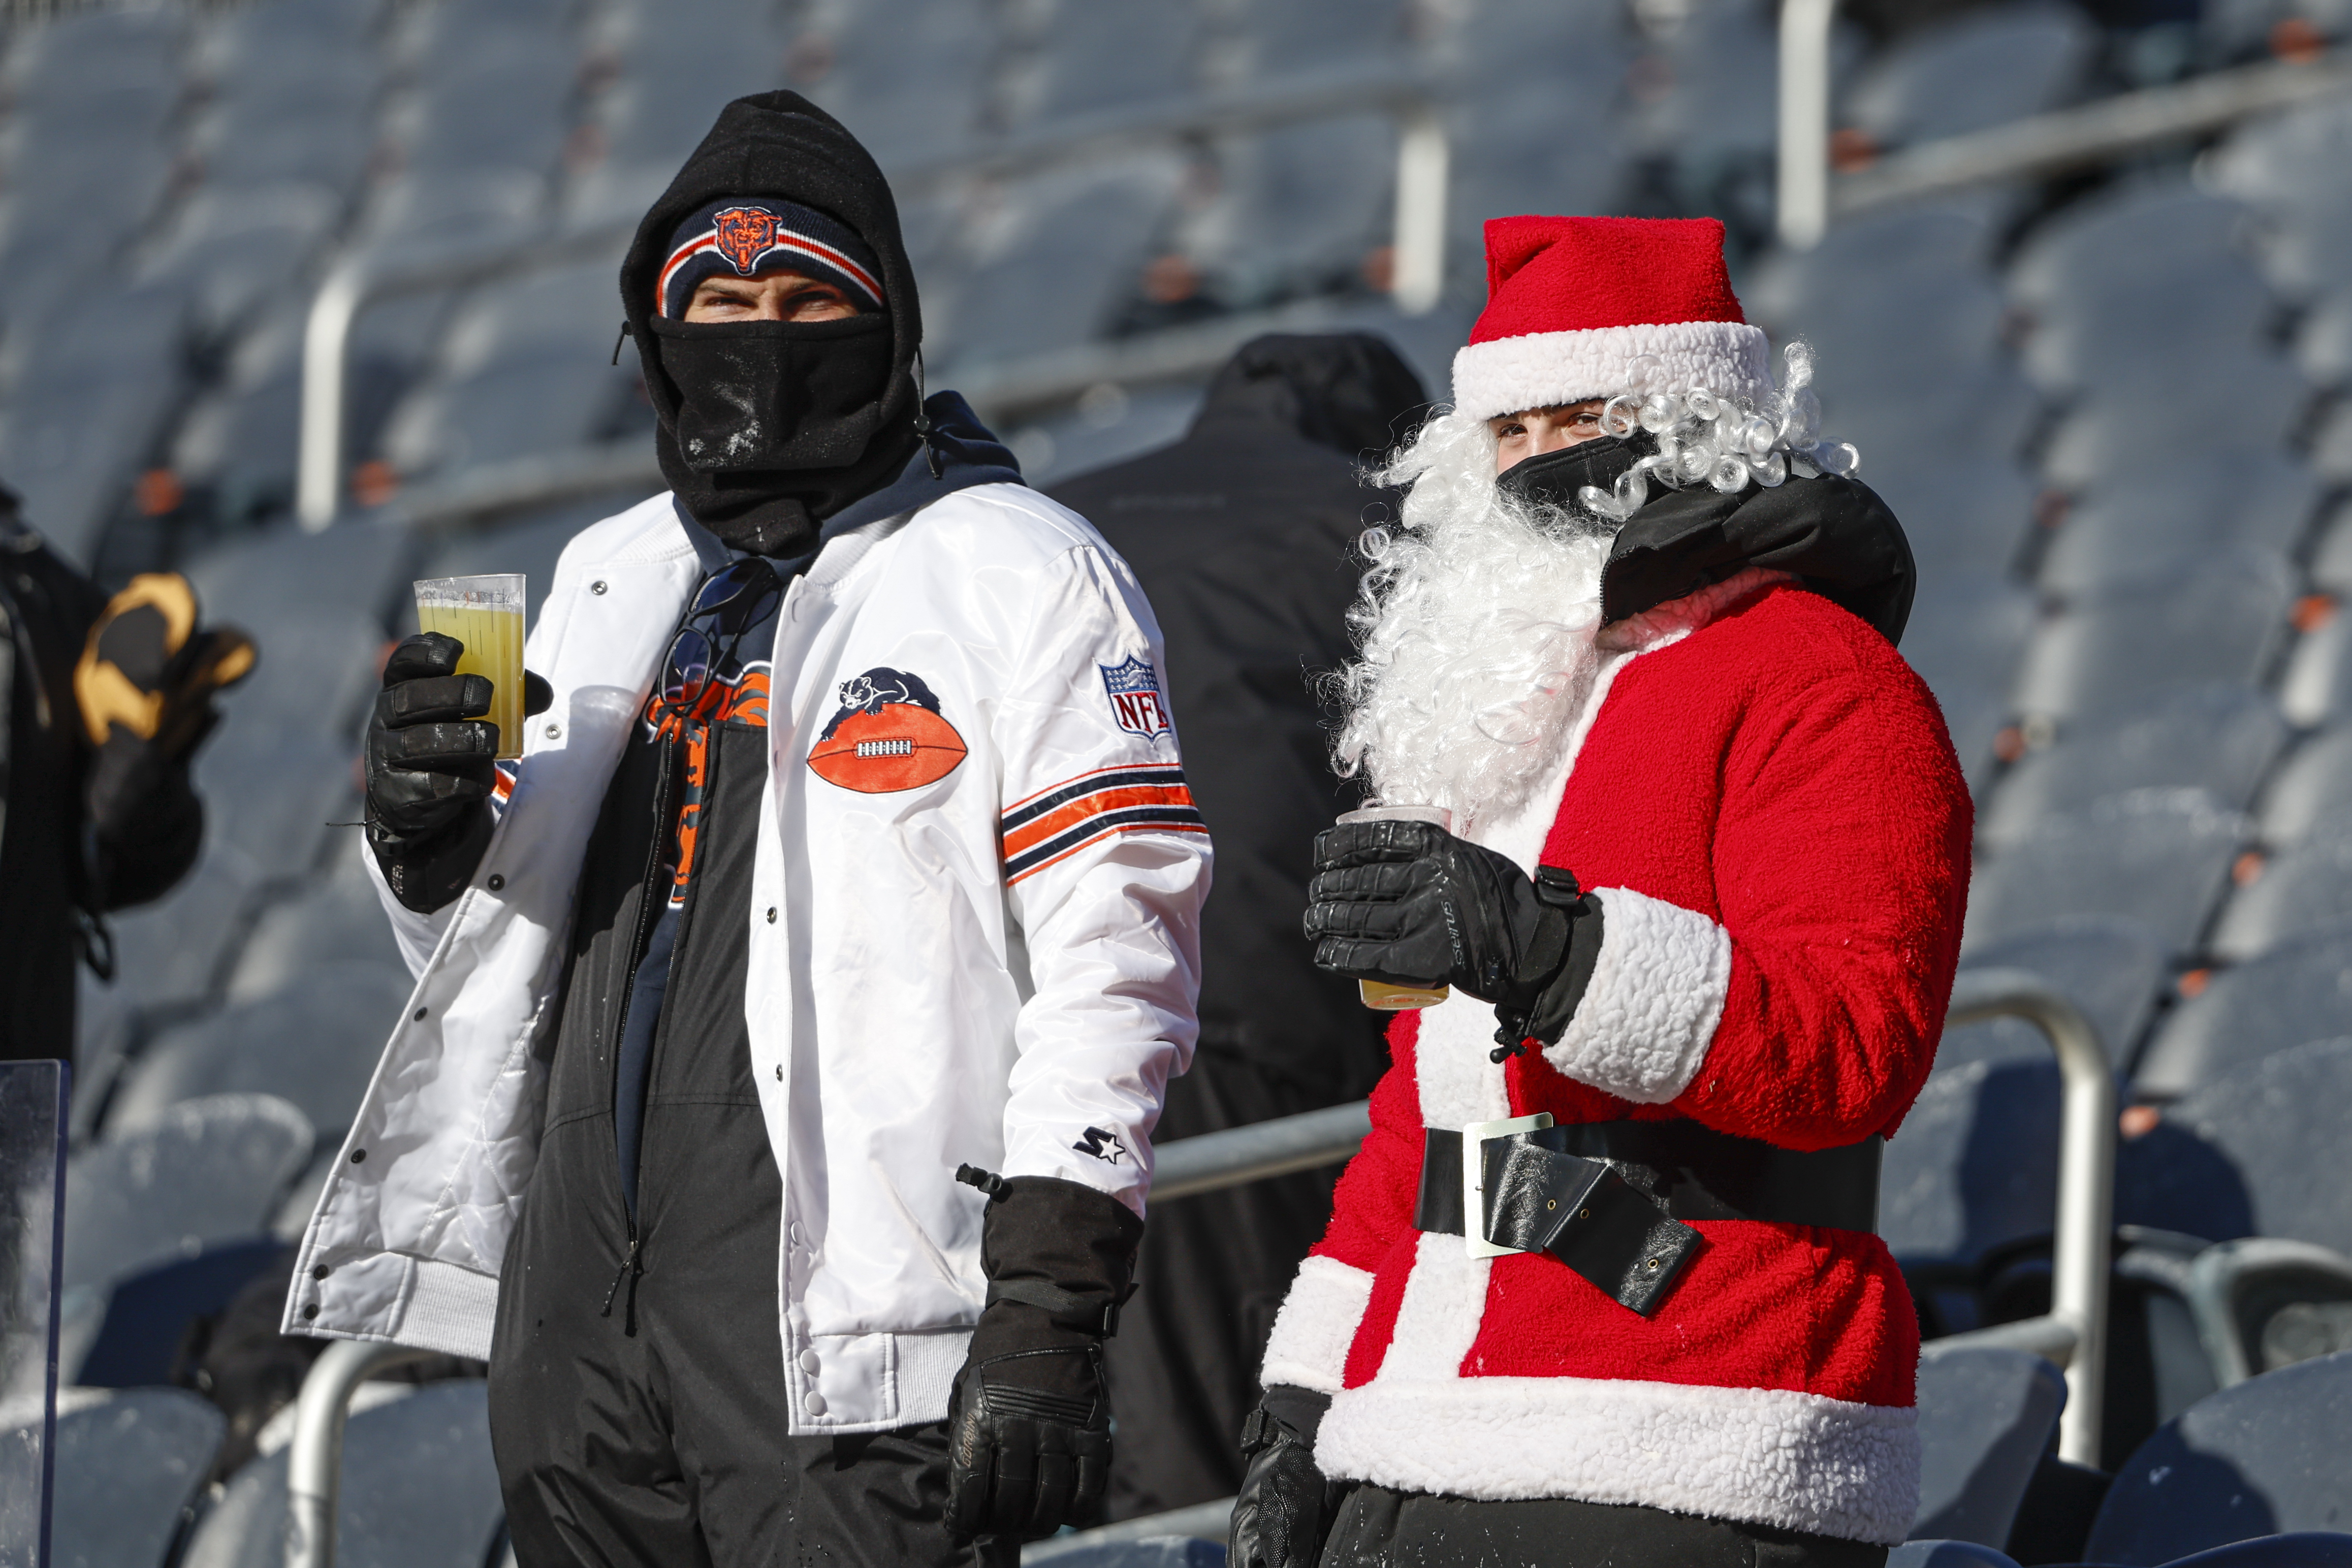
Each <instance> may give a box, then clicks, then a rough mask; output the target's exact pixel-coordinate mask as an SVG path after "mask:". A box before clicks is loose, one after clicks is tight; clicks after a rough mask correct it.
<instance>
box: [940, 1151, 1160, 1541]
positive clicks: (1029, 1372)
mask: <svg viewBox="0 0 2352 1568" xmlns="http://www.w3.org/2000/svg"><path fill="white" fill-rule="evenodd" d="M956 1176H957V1177H958V1179H959V1180H962V1181H968V1182H970V1183H971V1185H972V1186H977V1187H979V1188H981V1190H982V1191H983V1192H986V1193H987V1194H988V1195H989V1204H988V1213H987V1216H986V1218H984V1219H983V1220H982V1229H981V1239H980V1260H981V1265H982V1268H984V1269H985V1270H987V1271H988V1303H987V1306H986V1307H985V1309H984V1310H983V1311H982V1312H981V1315H980V1326H979V1327H978V1328H977V1329H976V1330H974V1331H973V1333H972V1336H971V1354H969V1355H968V1356H967V1357H966V1358H965V1360H964V1364H963V1370H962V1371H961V1373H959V1374H957V1375H956V1385H955V1393H954V1395H953V1396H952V1397H951V1398H950V1401H949V1405H948V1518H947V1522H948V1531H949V1533H950V1534H951V1535H952V1536H953V1537H954V1538H955V1539H956V1540H957V1541H959V1542H964V1541H970V1540H971V1539H972V1538H973V1537H974V1536H979V1535H996V1536H1013V1537H1017V1538H1018V1539H1020V1540H1024V1541H1036V1540H1040V1539H1042V1538H1044V1537H1045V1536H1048V1535H1051V1534H1053V1533H1054V1531H1057V1530H1059V1529H1060V1528H1061V1527H1062V1526H1063V1525H1064V1524H1066V1523H1082V1522H1085V1521H1087V1519H1088V1518H1089V1517H1090V1516H1091V1515H1092V1513H1093V1512H1094V1511H1095V1509H1096V1508H1097V1505H1099V1504H1100V1502H1101V1501H1102V1495H1103V1489H1104V1487H1105V1486H1106V1485H1107V1484H1108V1481H1109V1479H1110V1400H1109V1397H1108V1395H1107V1394H1106V1392H1105V1390H1104V1386H1103V1341H1104V1340H1106V1339H1108V1337H1109V1336H1110V1335H1111V1334H1112V1333H1114V1332H1116V1331H1117V1329H1118V1307H1119V1303H1120V1302H1121V1301H1125V1300H1126V1298H1127V1295H1128V1292H1129V1285H1128V1277H1129V1274H1130V1273H1132V1272H1133V1270H1134V1268H1135V1249H1136V1246H1137V1244H1138V1243H1139V1242H1140V1241H1141V1240H1142V1239H1143V1221H1141V1220H1140V1219H1138V1218H1136V1217H1135V1215H1134V1213H1133V1211H1131V1210H1130V1209H1129V1207H1127V1206H1126V1205H1125V1204H1123V1203H1121V1202H1119V1201H1118V1199H1117V1198H1115V1197H1110V1196H1109V1195H1108V1194H1107V1193H1101V1192H1097V1191H1096V1190H1095V1189H1094V1188H1093V1187H1090V1186H1082V1185H1080V1184H1079V1183H1077V1182H1074V1181H1062V1180H1060V1179H1058V1178H1056V1177H1053V1176H1010V1177H1007V1176H994V1175H992V1174H990V1173H988V1172H985V1171H978V1170H974V1169H973V1168H972V1167H971V1166H964V1167H962V1168H961V1170H959V1171H958V1172H957V1173H956Z"/></svg>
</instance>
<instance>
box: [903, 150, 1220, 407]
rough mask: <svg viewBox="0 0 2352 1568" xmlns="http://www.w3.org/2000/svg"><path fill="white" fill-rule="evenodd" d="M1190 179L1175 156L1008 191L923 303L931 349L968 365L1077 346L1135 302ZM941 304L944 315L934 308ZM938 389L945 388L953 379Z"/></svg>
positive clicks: (1122, 162)
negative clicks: (1164, 228) (1130, 300)
mask: <svg viewBox="0 0 2352 1568" xmlns="http://www.w3.org/2000/svg"><path fill="white" fill-rule="evenodd" d="M1182 177H1183V169H1182V165H1181V162H1179V161H1178V160H1177V159H1176V157H1175V156H1174V155H1173V154H1171V153H1145V154H1139V155H1137V156H1133V157H1129V158H1118V159H1112V160H1108V161H1106V162H1098V163H1081V164H1076V165H1073V166H1071V167H1068V168H1063V169H1055V170H1051V171H1048V172H1045V173H1042V174H1039V175H1037V176H1035V177H1034V178H1032V179H1028V180H1024V181H1022V182H1020V183H1018V184H1017V185H1013V186H1011V187H1008V188H1007V189H1006V190H1005V191H1004V192H1003V193H1002V196H1001V200H1002V207H1001V210H999V211H997V212H995V213H993V214H991V215H990V216H989V217H988V218H987V219H986V220H985V221H984V222H982V223H981V224H980V225H977V226H976V233H975V235H974V236H973V241H972V244H971V247H970V248H969V249H968V250H967V251H965V252H964V254H962V255H961V256H959V257H958V261H959V263H960V265H959V266H958V267H957V268H956V270H955V272H954V274H953V276H952V277H951V278H950V280H949V281H948V282H947V283H946V284H945V286H944V287H941V288H939V289H938V290H936V291H934V290H931V289H929V288H928V287H927V289H926V292H925V294H924V298H923V328H924V335H925V342H926V352H927V353H929V354H935V355H936V358H935V359H934V360H933V361H932V362H933V363H934V364H935V365H939V366H948V365H953V366H958V367H961V366H968V365H971V364H975V363H980V362H983V361H991V360H1004V359H1012V358H1017V357H1020V356H1023V355H1025V354H1031V353H1039V352H1044V351H1046V350H1054V349H1066V348H1071V347H1075V346H1076V345H1077V344H1080V343H1083V342H1085V341H1087V340H1089V339H1091V338H1094V337H1097V336H1098V335H1100V334H1101V333H1103V332H1104V331H1105V330H1107V329H1108V327H1109V326H1110V325H1111V321H1112V319H1113V317H1114V315H1115V314H1116V312H1117V309H1118V307H1119V306H1120V305H1122V304H1124V303H1125V302H1126V300H1127V299H1128V298H1129V297H1130V296H1131V294H1132V292H1133V290H1134V288H1135V287H1136V284H1137V282H1138V280H1139V278H1140V277H1141V276H1142V271H1143V264H1144V261H1145V258H1146V257H1147V256H1148V255H1149V254H1150V247H1151V245H1152V243H1153V241H1154V240H1155V238H1156V237H1157V236H1158V235H1159V234H1160V228H1161V225H1162V224H1163V222H1164V220H1165V219H1166V217H1167V215H1168V212H1169V210H1170V208H1171V205H1172V204H1173V203H1174V201H1175V199H1176V193H1177V189H1178V186H1179V184H1180V183H1181V180H1182ZM935 299H936V301H937V304H936V308H935V306H934V300H935ZM934 384H940V385H944V384H948V372H945V371H943V372H942V379H941V380H940V382H935V383H934Z"/></svg>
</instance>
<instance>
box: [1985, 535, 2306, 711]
mask: <svg viewBox="0 0 2352 1568" xmlns="http://www.w3.org/2000/svg"><path fill="white" fill-rule="evenodd" d="M2293 597H2294V573H2293V571H2292V570H2290V569H2289V567H2288V566H2287V564H2286V562H2285V561H2284V559H2281V558H2280V557H2279V556H2277V555H2276V554H2275V553H2273V552H2271V551H2267V550H2260V549H2253V548H2252V547H2251V546H2245V545H2232V546H2229V547H2227V548H2225V549H2217V550H2215V551H2213V552H2211V554H2210V555H2209V556H2208V557H2206V558H2204V559H2200V560H2197V561H2194V562H2190V563H2184V564H2182V565H2179V566H2174V567H2162V568H2157V569H2152V570H2148V571H2146V572H2142V573H2135V574H2132V575H2130V576H2119V577H2116V578H2114V579H2111V580H2108V581H2106V582H2105V583H2102V584H2101V585H2099V586H2098V587H2096V588H2091V589H2086V590H2084V591H2083V592H2082V593H2080V594H2078V595H2075V596H2074V598H2072V599H2070V600H2069V601H2067V603H2066V605H2065V607H2064V611H2063V613H2061V614H2060V615H2058V616H2057V617H2055V618H2054V619H2053V620H2052V621H2051V622H2050V623H2049V624H2047V625H2045V626H2044V627H2042V631H2041V632H2040V634H2039V635H2037V636H2036V637H2035V639H2034V642H2033V646H2032V648H2031V649H2030V650H2029V651H2028V653H2027V654H2026V658H2025V666H2024V668H2023V670H2022V671H2021V672H2020V674H2019V676H2018V684H2017V706H2018V709H2019V711H2021V712H2022V713H2024V714H2027V715H2030V716H2042V717H2047V718H2051V719H2055V720H2060V721H2064V720H2068V719H2078V718H2085V717H2088V716H2091V715H2093V714H2095V713H2098V712H2100V711H2102V710H2103V709H2113V708H2118V707H2122V706H2126V705H2127V704H2131V703H2136V702H2139V701H2142V700H2145V699H2146V698H2148V697H2151V696H2154V695H2158V694H2159V693H2161V692H2163V691H2165V690H2167V689H2168V688H2171V687H2176V686H2179V685H2188V684H2208V683H2211V684H2225V685H2226V684H2252V683H2253V682H2255V681H2257V680H2259V679H2260V678H2261V676H2262V674H2263V671H2264V670H2265V669H2266V668H2267V666H2268V664H2269V662H2270V659H2271V656H2272V654H2273V652H2274V651H2275V650H2276V649H2277V647H2278V646H2279V644H2280V643H2281V641H2282V640H2283V638H2284V635H2285V632H2286V630H2287V610H2288V607H2289V604H2290V602H2291V601H2292V599H2293ZM2192 628H2193V629H2194V634H2193V635H2192V634H2189V633H2190V631H2191V629H2192Z"/></svg>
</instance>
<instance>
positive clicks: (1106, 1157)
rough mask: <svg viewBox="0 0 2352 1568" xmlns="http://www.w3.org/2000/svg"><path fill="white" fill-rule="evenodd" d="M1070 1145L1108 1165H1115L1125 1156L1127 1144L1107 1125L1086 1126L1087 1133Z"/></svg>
mask: <svg viewBox="0 0 2352 1568" xmlns="http://www.w3.org/2000/svg"><path fill="white" fill-rule="evenodd" d="M1070 1147H1072V1148H1074V1149H1076V1150H1077V1151H1078V1153H1080V1154H1082V1155H1094V1157H1095V1158H1097V1159H1098V1160H1101V1161H1103V1162H1104V1163H1106V1164H1108V1165H1114V1166H1115V1165H1117V1164H1118V1162H1119V1161H1121V1160H1123V1159H1125V1158H1126V1157H1127V1145H1125V1144H1122V1143H1120V1142H1119V1141H1118V1134H1117V1133H1114V1132H1112V1131H1111V1130H1110V1129H1109V1128H1108V1127H1088V1128H1087V1135H1086V1136H1085V1137H1083V1138H1080V1139H1079V1140H1078V1141H1077V1142H1076V1143H1075V1144H1072V1145H1070Z"/></svg>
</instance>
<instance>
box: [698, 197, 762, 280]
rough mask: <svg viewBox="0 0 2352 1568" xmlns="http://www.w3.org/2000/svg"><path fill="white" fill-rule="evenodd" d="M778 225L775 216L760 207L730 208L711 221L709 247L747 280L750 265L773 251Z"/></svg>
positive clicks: (749, 273)
mask: <svg viewBox="0 0 2352 1568" xmlns="http://www.w3.org/2000/svg"><path fill="white" fill-rule="evenodd" d="M777 226H778V224H777V218H776V214H773V213H772V212H768V211H766V210H764V209H763V208H760V207H729V208H727V209H726V210H725V211H724V212H721V213H720V214H719V215H718V216H717V217H716V218H715V219H713V220H712V223H711V233H712V239H711V244H712V246H714V247H715V248H716V249H717V250H718V252H719V255H721V256H725V257H726V258H727V259H728V260H730V261H731V262H733V263H734V264H735V270H736V271H738V272H740V273H742V274H744V275H745V276H746V277H749V276H750V275H751V264H752V263H754V262H756V261H758V260H759V259H760V258H761V256H765V255H767V254H768V252H769V251H771V250H772V249H773V248H775V244H776V229H777Z"/></svg>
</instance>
